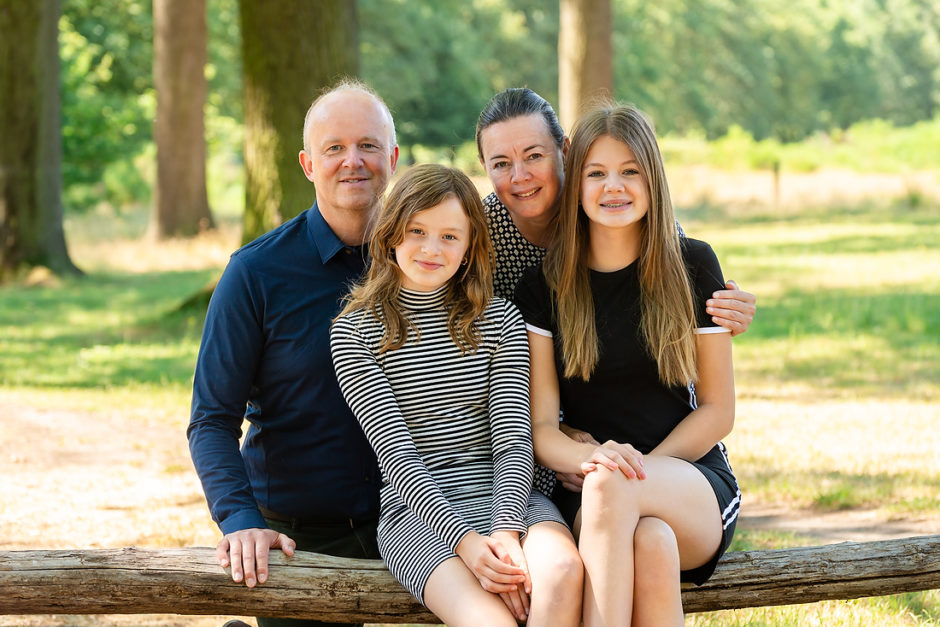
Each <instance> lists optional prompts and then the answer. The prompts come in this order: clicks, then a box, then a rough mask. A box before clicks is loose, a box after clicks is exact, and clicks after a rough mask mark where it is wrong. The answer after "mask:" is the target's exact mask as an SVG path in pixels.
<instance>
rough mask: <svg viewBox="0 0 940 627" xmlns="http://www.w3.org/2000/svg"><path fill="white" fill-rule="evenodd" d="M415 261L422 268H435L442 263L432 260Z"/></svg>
mask: <svg viewBox="0 0 940 627" xmlns="http://www.w3.org/2000/svg"><path fill="white" fill-rule="evenodd" d="M415 263H417V264H418V265H419V266H420V267H421V268H423V269H424V270H437V269H438V268H440V267H442V266H443V265H444V264H442V263H434V262H433V261H416V262H415Z"/></svg>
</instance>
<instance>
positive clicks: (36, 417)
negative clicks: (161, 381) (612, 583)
mask: <svg viewBox="0 0 940 627" xmlns="http://www.w3.org/2000/svg"><path fill="white" fill-rule="evenodd" d="M3 401H9V399H4V398H3V396H2V395H0V403H2V404H3V406H4V412H3V418H2V420H0V477H4V480H3V495H2V500H0V550H16V549H35V548H101V547H121V546H131V545H133V546H141V547H178V546H214V545H215V543H216V541H217V539H218V532H217V530H216V527H215V525H214V524H213V523H212V521H211V520H210V519H209V515H208V511H207V509H206V505H205V500H204V498H203V495H202V490H201V488H200V486H199V482H198V480H197V478H196V476H195V472H194V471H193V469H192V464H191V462H190V459H189V450H188V447H187V444H186V439H185V434H184V431H185V417H183V418H181V420H180V422H179V423H178V424H167V423H166V422H159V421H157V420H151V419H148V417H146V416H137V415H134V416H128V415H126V414H117V413H115V412H108V411H63V410H44V409H36V408H33V407H29V406H25V405H23V404H17V403H16V402H15V401H11V402H3ZM740 528H743V529H768V530H778V531H786V530H789V531H795V532H798V533H800V534H806V535H810V536H812V537H814V538H818V539H819V543H820V544H828V543H832V542H841V541H845V540H876V539H883V538H896V537H904V536H910V535H919V534H926V533H938V532H940V521H937V520H906V519H905V520H885V519H883V518H879V516H878V515H877V514H876V513H875V512H866V511H855V510H853V511H847V512H833V513H825V514H810V513H807V512H799V511H797V512H794V511H792V510H788V509H785V508H783V507H778V506H772V505H759V504H748V503H745V507H744V509H743V512H742V518H741V521H740ZM227 618H230V617H183V616H173V615H165V616H126V617H122V616H89V617H76V616H71V617H66V616H60V617H53V616H34V617H26V616H7V617H0V625H36V626H42V627H49V626H52V625H187V626H199V627H202V626H206V627H208V626H210V625H221V624H222V623H223V622H224V621H225V620H226V619H227Z"/></svg>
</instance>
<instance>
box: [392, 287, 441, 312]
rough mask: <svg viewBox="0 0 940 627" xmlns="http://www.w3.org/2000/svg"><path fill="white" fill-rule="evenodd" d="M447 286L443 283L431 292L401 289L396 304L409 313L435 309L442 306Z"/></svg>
mask: <svg viewBox="0 0 940 627" xmlns="http://www.w3.org/2000/svg"><path fill="white" fill-rule="evenodd" d="M447 288H448V285H447V284H446V283H445V284H444V285H442V286H441V287H439V288H437V289H436V290H434V291H433V292H417V291H415V290H408V289H405V288H401V290H400V291H399V292H398V302H399V303H400V304H401V306H402V307H404V308H405V309H409V310H411V311H422V310H427V309H435V308H437V307H440V306H441V305H443V304H444V298H445V297H446V296H447Z"/></svg>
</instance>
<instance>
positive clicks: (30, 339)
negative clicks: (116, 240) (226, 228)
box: [0, 270, 215, 388]
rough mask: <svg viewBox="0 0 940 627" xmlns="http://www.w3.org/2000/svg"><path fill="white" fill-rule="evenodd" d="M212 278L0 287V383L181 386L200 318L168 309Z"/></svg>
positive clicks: (150, 276) (151, 276)
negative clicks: (173, 384) (169, 383)
mask: <svg viewBox="0 0 940 627" xmlns="http://www.w3.org/2000/svg"><path fill="white" fill-rule="evenodd" d="M214 274H215V272H214V271H211V270H210V271H185V272H152V273H144V274H126V275H125V274H101V275H92V276H88V277H85V278H83V279H75V280H66V281H64V282H63V283H62V284H61V285H59V286H57V287H9V286H8V287H4V288H0V347H2V350H0V384H7V385H28V386H36V387H63V386H66V387H87V388H100V387H109V386H117V385H127V384H134V383H151V384H164V383H167V382H184V381H186V380H188V379H189V378H190V376H191V375H192V371H193V367H194V365H195V356H196V351H197V350H198V342H199V335H200V333H201V331H202V322H203V318H204V315H205V313H204V312H195V311H194V312H179V311H176V309H177V308H178V306H179V304H180V303H181V302H182V301H183V300H184V299H185V298H186V297H187V296H189V295H191V294H192V293H194V292H196V291H197V290H198V289H199V288H200V287H201V286H202V285H204V284H205V282H206V281H207V280H208V279H210V278H211V277H212V276H213V275H214Z"/></svg>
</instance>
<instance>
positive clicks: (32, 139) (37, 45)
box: [0, 0, 81, 281]
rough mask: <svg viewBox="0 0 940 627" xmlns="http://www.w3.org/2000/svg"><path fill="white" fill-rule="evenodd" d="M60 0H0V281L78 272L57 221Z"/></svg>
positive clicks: (59, 196)
mask: <svg viewBox="0 0 940 627" xmlns="http://www.w3.org/2000/svg"><path fill="white" fill-rule="evenodd" d="M60 9H61V7H60V5H59V0H36V1H31V2H22V1H21V0H0V94H2V95H0V281H4V280H7V279H11V278H14V277H16V276H18V275H20V274H22V273H23V272H24V271H25V270H26V269H28V268H30V267H34V266H46V267H48V268H49V269H50V270H52V271H53V272H55V273H56V274H81V271H80V270H79V269H78V268H76V267H75V265H74V264H73V263H72V260H71V259H70V258H69V254H68V249H67V248H66V245H65V231H64V230H63V228H62V217H63V209H62V138H61V134H60V124H61V122H60V119H59V117H60V103H59V15H60Z"/></svg>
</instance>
